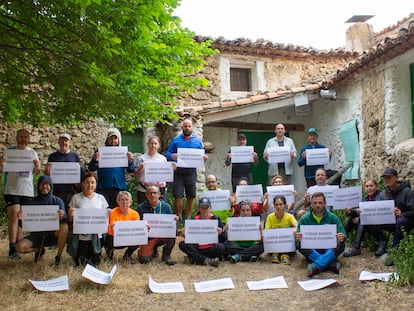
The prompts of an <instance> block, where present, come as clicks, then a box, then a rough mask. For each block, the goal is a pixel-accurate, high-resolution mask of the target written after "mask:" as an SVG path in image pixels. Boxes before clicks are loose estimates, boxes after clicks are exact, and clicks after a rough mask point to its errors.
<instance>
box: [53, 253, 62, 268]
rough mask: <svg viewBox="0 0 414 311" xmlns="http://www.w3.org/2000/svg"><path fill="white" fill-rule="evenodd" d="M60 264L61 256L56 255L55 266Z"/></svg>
mask: <svg viewBox="0 0 414 311" xmlns="http://www.w3.org/2000/svg"><path fill="white" fill-rule="evenodd" d="M61 264H62V256H60V255H57V256H56V257H55V266H60V265H61Z"/></svg>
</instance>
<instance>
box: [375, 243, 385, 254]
mask: <svg viewBox="0 0 414 311" xmlns="http://www.w3.org/2000/svg"><path fill="white" fill-rule="evenodd" d="M385 247H386V243H385V242H380V243H379V244H378V248H377V250H376V251H375V253H374V255H375V256H377V257H381V256H382V255H384V254H385V253H386V252H387V249H386V248H385Z"/></svg>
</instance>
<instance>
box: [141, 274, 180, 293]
mask: <svg viewBox="0 0 414 311" xmlns="http://www.w3.org/2000/svg"><path fill="white" fill-rule="evenodd" d="M148 287H149V289H150V290H151V292H153V293H160V294H165V293H184V292H185V289H184V285H183V283H182V282H164V283H157V282H155V281H154V280H153V279H152V277H151V275H150V276H149V283H148Z"/></svg>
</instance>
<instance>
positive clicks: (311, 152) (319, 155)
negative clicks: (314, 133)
mask: <svg viewBox="0 0 414 311" xmlns="http://www.w3.org/2000/svg"><path fill="white" fill-rule="evenodd" d="M305 151H306V165H307V166H310V165H325V164H328V163H329V149H328V148H315V149H306V150H305Z"/></svg>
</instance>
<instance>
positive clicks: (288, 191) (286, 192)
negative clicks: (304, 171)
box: [266, 185, 295, 213]
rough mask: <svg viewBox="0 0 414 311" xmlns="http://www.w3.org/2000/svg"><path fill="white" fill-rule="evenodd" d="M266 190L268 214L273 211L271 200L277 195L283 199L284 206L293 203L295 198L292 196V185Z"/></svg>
mask: <svg viewBox="0 0 414 311" xmlns="http://www.w3.org/2000/svg"><path fill="white" fill-rule="evenodd" d="M266 190H267V193H268V194H269V196H268V197H267V202H268V204H269V209H268V213H271V212H274V211H275V207H274V204H273V198H274V197H275V196H277V195H283V196H284V197H285V199H286V205H288V204H290V203H295V196H294V195H293V193H294V191H295V188H294V186H293V185H280V186H267V188H266Z"/></svg>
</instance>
